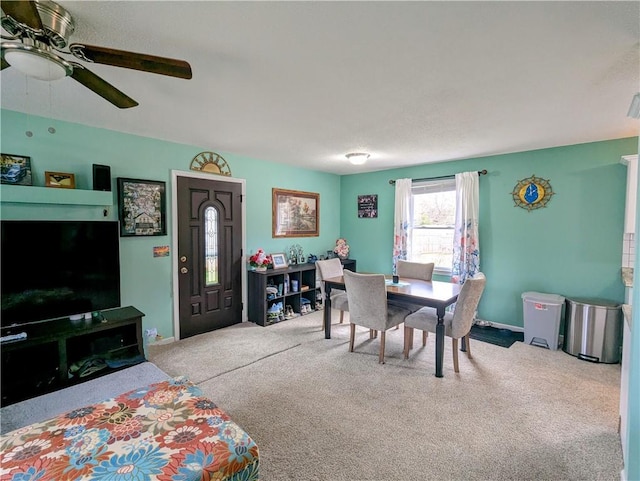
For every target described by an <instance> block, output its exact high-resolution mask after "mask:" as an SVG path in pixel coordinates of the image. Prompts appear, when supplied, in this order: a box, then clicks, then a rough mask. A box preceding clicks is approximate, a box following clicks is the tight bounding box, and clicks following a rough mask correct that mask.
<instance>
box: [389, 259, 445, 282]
mask: <svg viewBox="0 0 640 481" xmlns="http://www.w3.org/2000/svg"><path fill="white" fill-rule="evenodd" d="M434 267H435V264H434V263H433V262H429V263H425V262H409V261H404V260H402V259H398V261H397V263H396V273H397V274H398V275H399V276H400V277H409V278H411V279H422V280H425V281H430V280H431V278H432V277H433V268H434Z"/></svg>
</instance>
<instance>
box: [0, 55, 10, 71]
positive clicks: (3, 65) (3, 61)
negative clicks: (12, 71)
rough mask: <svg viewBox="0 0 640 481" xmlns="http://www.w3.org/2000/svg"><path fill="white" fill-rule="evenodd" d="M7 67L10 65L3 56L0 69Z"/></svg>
mask: <svg viewBox="0 0 640 481" xmlns="http://www.w3.org/2000/svg"><path fill="white" fill-rule="evenodd" d="M7 67H11V65H9V62H7V61H6V60H5V59H4V57H2V70H4V69H5V68H7Z"/></svg>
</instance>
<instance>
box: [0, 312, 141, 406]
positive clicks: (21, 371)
mask: <svg viewBox="0 0 640 481" xmlns="http://www.w3.org/2000/svg"><path fill="white" fill-rule="evenodd" d="M143 316H144V314H143V313H142V312H140V311H139V310H138V309H136V308H135V307H132V306H128V307H120V308H116V309H109V310H106V311H102V312H101V313H100V315H99V316H94V317H92V318H91V319H80V320H74V321H72V320H70V319H69V318H61V319H54V320H51V321H46V322H41V323H36V324H27V325H23V326H14V327H11V328H6V329H2V336H3V337H4V336H6V335H10V334H16V333H22V332H24V333H26V338H20V339H14V340H7V341H4V342H2V344H1V345H0V347H1V350H2V370H1V371H0V377H1V380H2V382H1V384H2V391H1V405H2V406H6V405H9V404H13V403H15V402H18V401H22V400H25V399H29V398H32V397H35V396H39V395H41V394H45V393H48V392H52V391H57V390H58V389H62V388H64V387H67V386H70V385H72V384H77V383H80V382H84V381H88V380H89V379H94V378H96V377H99V376H103V375H105V374H109V373H110V372H113V371H116V370H119V369H123V368H125V367H128V366H130V365H133V364H137V363H139V362H142V361H144V346H143V338H142V317H143Z"/></svg>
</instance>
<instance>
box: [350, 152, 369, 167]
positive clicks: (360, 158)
mask: <svg viewBox="0 0 640 481" xmlns="http://www.w3.org/2000/svg"><path fill="white" fill-rule="evenodd" d="M345 157H346V158H347V159H348V160H349V162H351V163H352V164H353V165H362V164H364V163H365V162H366V161H367V159H368V158H369V154H366V153H364V152H353V153H351V154H347V155H346V156H345Z"/></svg>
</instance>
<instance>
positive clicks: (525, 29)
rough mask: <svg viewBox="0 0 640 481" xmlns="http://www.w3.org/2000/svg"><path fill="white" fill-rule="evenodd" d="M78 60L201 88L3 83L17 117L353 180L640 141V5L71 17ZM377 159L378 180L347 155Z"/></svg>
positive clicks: (125, 80)
mask: <svg viewBox="0 0 640 481" xmlns="http://www.w3.org/2000/svg"><path fill="white" fill-rule="evenodd" d="M59 3H60V4H61V5H62V6H64V7H65V8H66V9H68V10H69V11H70V13H71V14H72V15H73V17H74V19H75V22H76V32H75V34H74V35H73V36H72V37H71V42H84V43H87V44H92V45H100V46H106V47H113V48H118V49H124V50H131V51H134V52H143V53H148V54H154V55H160V56H166V57H172V58H179V59H183V60H186V61H188V62H189V63H190V64H191V66H192V69H193V79H191V80H181V79H174V78H169V77H163V76H158V75H154V74H149V73H144V72H138V71H132V70H125V69H120V68H117V67H110V66H103V65H93V66H90V69H91V70H92V71H93V72H94V73H96V74H98V75H100V76H101V77H103V78H104V79H105V80H107V81H108V82H109V83H111V84H112V85H114V86H116V87H117V88H119V89H120V90H122V91H123V92H125V93H126V94H127V95H129V96H131V97H132V98H134V99H135V100H137V101H138V102H139V103H140V106H138V107H134V108H132V109H128V110H119V109H117V108H115V107H113V106H112V105H111V104H109V103H107V102H106V101H105V100H103V99H102V98H101V97H98V96H97V95H96V94H94V93H93V92H91V91H89V90H88V89H85V88H84V87H82V86H81V85H80V84H78V83H76V82H74V81H73V80H72V79H70V78H66V79H63V80H60V81H57V82H53V83H50V84H49V83H46V82H42V81H39V80H33V79H26V78H25V77H24V75H22V74H20V73H19V72H17V71H16V70H15V69H12V68H8V69H5V70H4V71H2V74H0V80H1V84H0V85H1V104H2V107H3V108H7V109H10V110H17V111H20V112H26V113H29V114H33V115H42V116H46V117H51V118H56V119H61V120H66V121H70V122H77V123H81V124H87V125H91V126H96V127H102V128H107V129H113V130H117V131H123V132H129V133H133V134H137V135H142V136H148V137H153V138H158V139H166V140H170V141H175V142H180V143H186V144H192V145H196V146H198V147H202V149H203V150H212V151H215V152H218V153H233V154H238V155H242V156H247V157H252V158H256V159H264V160H270V161H274V162H282V163H286V164H293V165H297V166H301V167H308V168H311V169H315V170H321V171H326V172H333V173H337V174H346V173H356V172H365V171H373V170H381V169H387V168H392V167H401V166H409V165H414V164H423V163H429V162H442V161H449V160H455V159H463V158H470V157H478V156H485V155H492V154H501V153H508V152H518V151H525V150H532V149H540V148H547V147H553V146H559V145H569V144H577V143H583V142H591V141H598V140H606V139H615V138H623V137H630V136H635V135H638V131H639V128H640V123H639V121H638V120H634V119H631V118H628V117H627V116H626V113H627V110H628V108H629V105H630V103H631V99H632V97H633V95H634V94H635V93H637V92H638V91H640V2H638V1H634V2H617V1H614V2H610V1H605V2H428V1H425V2H400V1H389V2H340V1H338V2H319V1H314V2H268V1H259V2H212V1H198V2H188V1H179V2H169V1H142V2H141V1H136V2H133V1H126V2H116V1H84V2H78V1H60V2H59ZM354 151H365V152H369V153H370V154H371V157H370V159H369V161H368V162H367V164H365V165H364V166H357V167H356V166H352V165H350V164H349V163H348V162H347V161H346V159H345V157H344V154H346V153H348V152H354Z"/></svg>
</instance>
